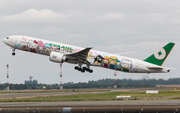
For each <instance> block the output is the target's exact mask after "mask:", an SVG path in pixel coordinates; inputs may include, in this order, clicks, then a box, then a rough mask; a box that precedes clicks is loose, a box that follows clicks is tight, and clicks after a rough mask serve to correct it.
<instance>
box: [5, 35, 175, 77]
mask: <svg viewBox="0 0 180 113" xmlns="http://www.w3.org/2000/svg"><path fill="white" fill-rule="evenodd" d="M3 42H4V43H5V44H6V45H8V46H10V47H11V48H12V50H13V53H12V55H13V56H14V55H15V50H16V49H18V50H22V51H26V52H31V53H36V54H41V55H46V56H49V60H50V61H52V62H56V63H63V62H67V63H71V64H78V66H75V67H74V69H75V70H78V71H81V72H82V73H84V72H85V71H87V72H89V73H92V72H93V70H92V69H90V66H98V67H103V68H107V69H113V70H116V71H122V72H128V73H148V74H149V73H168V72H170V70H171V68H165V67H162V65H163V63H164V61H165V60H166V58H167V57H168V55H169V53H170V52H171V50H172V48H173V47H174V45H175V43H173V42H169V43H168V44H167V45H165V46H164V47H162V48H161V49H160V50H158V51H157V52H155V53H154V54H152V55H150V56H149V57H147V58H146V59H145V60H138V59H134V58H130V57H126V56H122V55H121V54H112V53H107V52H101V51H96V50H92V47H87V48H82V47H77V46H73V45H68V44H63V43H57V42H53V41H48V40H43V39H39V38H33V37H29V36H21V35H13V36H8V37H6V38H4V39H3ZM122 54H123V53H122ZM83 65H85V66H84V67H83Z"/></svg>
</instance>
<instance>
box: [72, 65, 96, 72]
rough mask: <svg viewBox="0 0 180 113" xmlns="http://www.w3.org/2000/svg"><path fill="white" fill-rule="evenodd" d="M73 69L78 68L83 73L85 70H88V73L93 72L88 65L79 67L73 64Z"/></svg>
mask: <svg viewBox="0 0 180 113" xmlns="http://www.w3.org/2000/svg"><path fill="white" fill-rule="evenodd" d="M74 69H75V70H78V71H81V72H82V73H84V72H85V71H89V73H92V72H93V70H92V69H90V68H89V67H83V68H81V67H79V66H75V67H74Z"/></svg>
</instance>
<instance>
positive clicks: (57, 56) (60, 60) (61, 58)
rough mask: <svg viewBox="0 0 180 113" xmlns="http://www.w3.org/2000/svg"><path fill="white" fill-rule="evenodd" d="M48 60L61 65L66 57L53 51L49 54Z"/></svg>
mask: <svg viewBox="0 0 180 113" xmlns="http://www.w3.org/2000/svg"><path fill="white" fill-rule="evenodd" d="M49 60H50V61H52V62H57V63H63V62H65V61H66V57H65V56H64V54H62V53H58V52H54V51H53V52H51V53H50V56H49Z"/></svg>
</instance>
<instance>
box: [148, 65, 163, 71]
mask: <svg viewBox="0 0 180 113" xmlns="http://www.w3.org/2000/svg"><path fill="white" fill-rule="evenodd" d="M147 68H148V69H156V70H161V69H163V67H150V66H148V67H147Z"/></svg>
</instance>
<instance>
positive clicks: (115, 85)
mask: <svg viewBox="0 0 180 113" xmlns="http://www.w3.org/2000/svg"><path fill="white" fill-rule="evenodd" d="M114 88H117V83H116V71H115V72H114Z"/></svg>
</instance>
